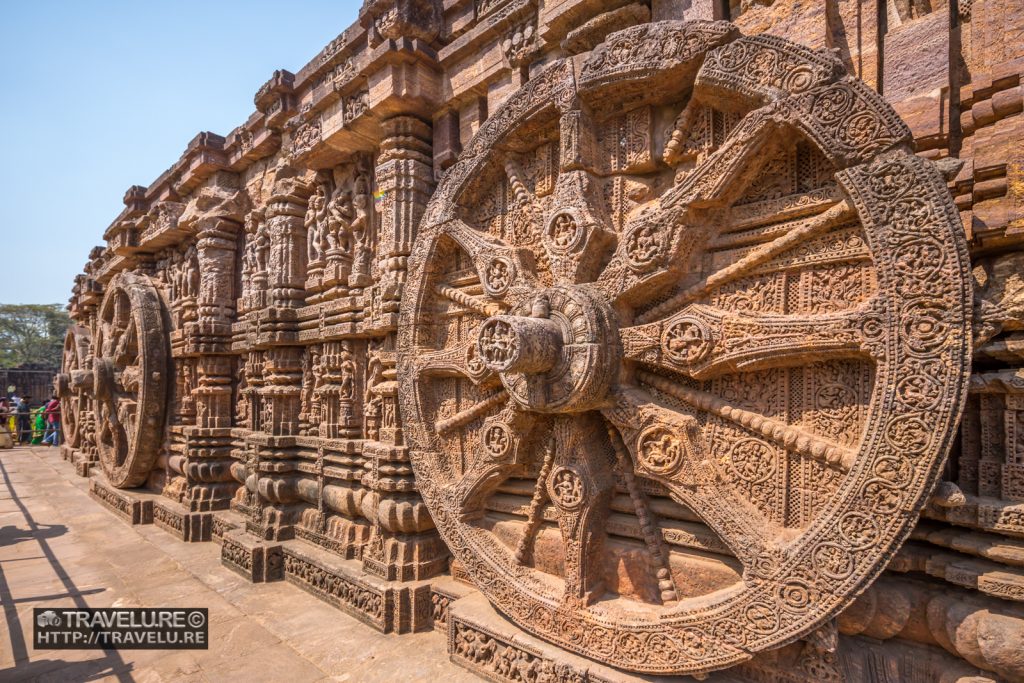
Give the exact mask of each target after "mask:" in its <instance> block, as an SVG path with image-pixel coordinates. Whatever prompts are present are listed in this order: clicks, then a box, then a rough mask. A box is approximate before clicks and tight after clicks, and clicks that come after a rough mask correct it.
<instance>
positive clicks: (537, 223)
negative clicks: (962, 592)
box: [398, 21, 972, 674]
mask: <svg viewBox="0 0 1024 683" xmlns="http://www.w3.org/2000/svg"><path fill="white" fill-rule="evenodd" d="M655 131H658V132H655ZM660 131H668V132H667V134H666V136H665V138H664V139H662V140H657V139H655V138H654V136H655V135H661V132H660ZM910 144H911V137H910V135H909V131H908V129H907V128H906V126H905V125H904V124H903V123H902V122H901V121H900V120H899V119H898V117H897V116H896V115H895V113H894V112H893V111H892V109H891V108H890V107H889V106H888V105H887V104H886V103H885V102H884V101H883V100H882V99H881V98H880V97H879V96H878V95H877V94H875V93H874V92H872V91H871V90H870V89H869V88H867V87H866V86H864V85H863V84H861V83H859V82H858V81H856V80H855V79H852V78H850V77H848V76H847V75H846V74H845V73H844V71H843V67H842V64H841V63H840V62H839V61H838V60H837V59H836V58H835V57H834V56H832V55H831V54H826V53H823V52H820V51H814V50H810V49H807V48H803V47H800V46H797V45H795V44H793V43H790V42H788V41H786V40H783V39H780V38H775V37H768V36H759V37H753V38H747V37H742V36H740V35H739V33H738V32H737V31H736V29H735V28H734V27H733V26H732V25H730V24H728V23H725V22H693V23H685V24H684V23H679V22H670V21H666V22H658V23H657V24H650V25H643V26H637V27H633V28H629V29H626V30H624V31H621V32H618V33H613V34H611V35H610V36H608V38H607V39H606V42H605V43H603V44H602V45H599V46H598V47H596V48H595V49H594V50H593V51H592V52H591V53H590V54H589V55H586V56H584V57H583V58H581V61H580V60H565V61H559V62H556V63H554V64H551V65H550V66H549V67H548V68H547V69H545V70H544V71H542V72H541V73H539V74H536V75H535V76H534V77H533V78H532V79H531V80H530V81H529V83H527V84H526V85H525V86H524V87H523V88H522V89H521V90H520V91H519V92H518V93H516V94H515V95H513V96H511V97H510V98H509V99H508V101H507V102H506V104H505V105H503V106H502V107H501V108H500V109H499V110H498V111H497V112H495V113H494V114H493V115H492V116H491V117H490V118H488V120H487V121H486V122H485V123H484V124H483V125H482V126H481V127H480V129H479V131H478V133H477V135H476V136H475V137H474V139H473V140H472V141H471V142H470V143H469V144H468V145H466V147H465V150H464V152H463V156H462V157H461V158H460V159H459V160H458V161H457V162H456V163H455V165H453V166H452V167H451V168H449V169H448V171H447V173H446V175H445V177H444V179H443V180H442V181H441V183H440V185H439V187H438V188H437V191H436V193H435V195H434V198H433V199H432V201H431V203H430V205H429V206H428V207H427V210H426V213H425V215H424V218H423V222H422V225H421V229H420V233H419V236H418V238H417V240H416V243H415V245H414V247H413V251H412V254H411V256H410V258H409V264H410V271H409V279H408V283H407V286H406V290H405V292H404V293H403V299H402V306H401V314H400V322H399V345H398V346H399V349H400V351H399V382H400V392H399V393H400V399H401V408H402V414H403V418H404V422H405V429H406V436H407V438H408V439H409V443H410V446H411V456H412V463H413V467H414V469H415V471H416V478H417V483H418V486H419V488H420V490H421V492H422V495H423V498H424V500H425V501H426V503H427V505H428V507H429V508H430V512H431V515H432V517H433V519H434V521H435V523H436V524H437V527H438V529H439V531H440V533H441V535H442V536H443V537H444V539H445V541H446V543H447V544H448V546H449V548H450V549H451V551H452V554H453V555H454V556H455V557H456V558H457V559H458V560H459V562H460V563H461V564H462V566H463V567H465V569H466V572H467V573H468V575H469V576H470V577H471V578H472V579H473V580H474V581H475V582H476V585H477V586H478V587H479V588H480V590H481V591H482V592H483V593H484V594H485V595H486V596H487V597H488V598H489V599H490V600H491V601H492V602H493V603H494V605H495V606H496V607H497V608H498V609H500V610H501V611H503V612H504V613H505V614H506V615H507V616H508V617H509V618H511V619H512V620H513V621H515V622H516V623H517V624H518V625H519V626H520V627H522V628H523V629H525V630H527V631H530V632H532V633H535V634H536V635H538V636H540V637H542V638H545V639H547V640H549V641H551V642H553V643H556V644H558V645H559V646H561V647H564V648H567V649H569V650H572V651H575V652H579V653H581V654H584V655H586V656H589V657H593V658H596V659H599V660H601V661H602V662H605V663H607V664H609V665H611V666H615V667H619V668H622V669H626V670H630V671H637V672H643V673H652V674H692V673H699V672H704V671H709V670H712V669H717V668H724V667H727V666H731V665H734V664H736V663H738V662H742V661H744V660H747V659H749V658H750V657H752V656H753V655H754V654H755V653H758V652H761V651H764V650H768V649H772V648H776V647H779V646H781V645H783V644H785V643H787V642H790V641H791V640H793V639H794V638H799V637H802V636H805V635H806V634H808V633H810V632H811V631H813V630H814V629H815V628H817V627H819V626H820V625H821V624H823V623H824V622H826V621H827V620H829V619H831V618H833V617H834V616H835V615H836V614H837V613H838V612H839V611H840V610H842V609H843V608H844V607H846V606H847V605H849V604H850V602H851V601H852V600H853V599H854V598H855V596H857V595H858V594H859V593H860V592H862V591H863V590H864V588H865V587H866V586H867V585H868V584H869V583H870V582H871V581H873V580H874V578H875V577H877V576H878V574H879V573H880V572H881V571H882V568H883V567H884V566H885V564H886V561H887V560H888V558H890V557H891V556H892V553H894V552H895V550H896V549H897V548H898V547H899V545H900V544H901V543H902V542H903V541H904V540H905V538H906V537H907V535H908V533H909V531H910V525H911V520H913V519H915V517H916V514H917V512H918V511H919V510H920V508H921V506H922V505H923V504H924V501H925V500H926V498H927V496H928V495H929V493H930V491H931V489H932V488H933V486H934V484H935V482H936V481H937V478H938V476H939V473H940V471H941V468H942V465H943V461H944V458H945V456H946V453H947V451H948V448H949V445H950V443H951V440H952V439H953V437H954V432H955V428H956V425H957V421H958V419H959V415H960V411H961V410H962V405H963V400H964V397H965V386H966V379H967V377H968V374H969V359H970V338H969V320H970V301H971V296H972V295H971V285H970V273H969V268H968V260H967V252H966V245H965V243H964V237H963V231H962V228H961V227H960V226H959V217H958V214H957V212H956V209H955V207H954V206H953V204H952V202H951V200H950V197H949V193H948V191H947V189H946V185H945V181H944V180H943V178H942V176H941V174H940V173H939V172H938V170H937V169H936V168H935V167H934V166H933V164H932V163H931V162H929V161H927V160H924V159H921V158H919V157H916V156H914V155H913V154H912V153H911V152H910V149H911V147H910ZM513 188H514V189H513ZM513 193H514V194H515V196H516V197H517V201H518V202H519V204H517V205H516V207H512V208H510V209H509V211H508V213H507V214H499V215H495V212H494V211H493V210H491V209H492V208H493V207H496V206H505V205H506V198H507V197H509V196H512V194H513ZM497 263H502V264H505V265H507V266H510V267H505V266H501V267H497V268H496V267H495V264H497ZM506 281H507V282H506ZM495 284H500V285H501V288H502V291H503V294H502V295H501V296H500V297H494V296H491V294H492V293H493V292H494V291H496V288H495V287H494V286H493V285H495ZM461 344H465V345H469V346H473V347H475V348H476V349H477V354H476V356H473V355H472V354H470V355H469V356H467V362H466V367H465V368H464V369H463V370H458V371H456V370H455V369H453V367H452V364H451V360H450V359H451V356H452V354H451V353H450V352H449V351H447V350H448V349H450V348H452V347H453V346H457V345H461ZM478 364H484V365H486V367H487V368H488V370H489V373H485V374H483V375H481V373H480V370H479V367H478V366H477V365H478ZM439 416H440V418H442V419H439ZM498 425H500V428H498V429H497V430H496V427H498ZM801 482H814V485H813V486H808V485H804V484H802V483H801ZM665 519H667V520H670V521H668V522H666V523H663V520H665ZM694 519H700V520H701V522H702V523H703V525H704V527H705V529H702V530H701V533H698V534H691V533H678V532H677V522H675V521H673V520H687V521H688V522H689V523H693V522H692V521H690V520H694ZM547 520H555V521H556V522H557V526H558V535H557V536H555V535H554V534H553V533H552V530H550V529H544V530H543V531H542V530H541V529H542V527H543V526H544V525H543V522H545V521H547ZM540 537H543V539H544V540H543V544H541V543H540V542H539V541H538V540H537V539H538V538H540ZM559 540H560V543H559ZM535 541H537V543H536V546H537V548H536V552H534V546H535ZM626 549H628V550H626ZM715 554H717V555H719V556H721V557H722V560H723V562H722V564H721V568H720V570H716V571H717V573H715V572H711V571H708V570H707V566H708V560H707V558H708V556H709V555H715ZM737 566H739V567H741V569H740V570H735V569H733V567H737Z"/></svg>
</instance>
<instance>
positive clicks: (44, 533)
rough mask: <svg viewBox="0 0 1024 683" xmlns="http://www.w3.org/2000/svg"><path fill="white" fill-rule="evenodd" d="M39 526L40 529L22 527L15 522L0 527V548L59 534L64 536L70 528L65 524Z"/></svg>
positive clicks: (55, 536) (54, 536)
mask: <svg viewBox="0 0 1024 683" xmlns="http://www.w3.org/2000/svg"><path fill="white" fill-rule="evenodd" d="M37 527H38V529H39V530H38V531H32V530H31V529H20V528H18V527H16V526H14V525H13V524H8V525H7V526H5V527H2V528H0V548H3V547H4V546H8V545H15V544H16V543H21V542H22V541H31V540H35V539H41V538H45V539H49V538H57V537H58V536H63V535H64V534H66V533H67V531H68V528H67V527H66V526H64V525H63V524H38V525H37Z"/></svg>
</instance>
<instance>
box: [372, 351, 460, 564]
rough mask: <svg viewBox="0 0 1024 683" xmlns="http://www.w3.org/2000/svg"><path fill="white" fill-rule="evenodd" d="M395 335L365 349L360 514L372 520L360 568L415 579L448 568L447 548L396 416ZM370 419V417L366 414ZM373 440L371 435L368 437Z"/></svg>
mask: <svg viewBox="0 0 1024 683" xmlns="http://www.w3.org/2000/svg"><path fill="white" fill-rule="evenodd" d="M392 340H393V338H389V339H388V340H387V341H385V342H384V344H383V345H381V347H380V348H376V349H372V350H371V352H370V354H369V356H370V357H369V360H368V371H367V380H366V382H367V392H366V393H367V396H369V397H370V398H369V402H368V404H367V405H371V406H374V407H373V408H372V409H370V410H369V412H368V420H367V425H366V429H367V437H368V438H367V440H366V441H364V442H363V456H364V457H365V458H366V464H365V467H366V473H365V474H364V475H363V486H364V487H366V488H367V489H369V492H368V493H367V494H366V496H365V497H364V498H363V501H362V510H363V515H364V516H365V517H366V518H367V519H368V520H369V521H370V523H371V524H372V527H371V531H370V541H369V543H368V545H367V547H366V549H364V551H363V568H364V569H365V570H366V571H367V572H369V573H370V574H374V575H376V576H379V577H381V578H384V579H387V580H390V581H416V580H421V579H427V578H430V577H432V576H436V575H438V574H440V573H441V572H443V571H445V569H447V567H448V549H447V547H446V546H445V545H444V543H443V542H442V541H441V538H440V537H439V536H438V534H437V531H436V530H435V528H434V522H433V520H432V519H431V518H430V513H429V512H428V511H427V507H426V505H424V503H423V500H422V498H420V495H419V494H418V493H417V492H416V482H415V477H414V476H413V472H412V466H411V465H410V463H409V449H408V447H407V446H405V445H404V440H403V438H402V430H401V428H400V426H399V424H400V423H399V420H398V382H397V381H396V378H397V373H396V370H395V351H394V343H393V341H392ZM371 417H372V418H373V419H372V420H370V419H369V418H371ZM371 439H372V440H371Z"/></svg>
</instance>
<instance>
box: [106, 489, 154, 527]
mask: <svg viewBox="0 0 1024 683" xmlns="http://www.w3.org/2000/svg"><path fill="white" fill-rule="evenodd" d="M89 495H90V496H92V497H93V498H95V499H96V500H98V501H99V502H100V503H102V504H103V505H104V506H106V507H107V508H108V509H110V510H111V511H113V512H114V513H116V514H117V515H119V516H121V517H123V518H124V519H125V520H126V521H127V522H128V523H129V524H152V523H153V501H154V499H155V498H157V496H155V495H153V494H146V493H139V492H137V491H122V490H119V489H115V488H114V487H113V486H110V485H109V484H107V483H106V482H105V481H102V480H100V479H92V480H90V481H89Z"/></svg>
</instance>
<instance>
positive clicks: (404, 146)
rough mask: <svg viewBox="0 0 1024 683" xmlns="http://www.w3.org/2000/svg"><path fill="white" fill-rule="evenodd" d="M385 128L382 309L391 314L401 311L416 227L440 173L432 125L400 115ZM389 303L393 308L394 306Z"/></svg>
mask: <svg viewBox="0 0 1024 683" xmlns="http://www.w3.org/2000/svg"><path fill="white" fill-rule="evenodd" d="M383 125H384V136H385V137H384V140H383V141H382V142H381V145H380V156H379V157H378V158H377V166H376V185H377V196H378V203H377V205H378V209H379V211H380V233H379V242H378V247H377V256H378V259H379V271H380V273H381V278H382V283H381V286H382V291H381V306H382V308H383V309H384V310H385V311H386V310H390V309H391V308H392V307H394V309H395V310H397V305H398V297H399V291H400V288H401V284H402V282H404V281H405V269H406V260H407V257H408V255H409V252H410V250H411V249H412V242H413V240H414V239H415V238H416V226H417V225H418V224H419V220H420V216H422V215H423V210H424V208H426V205H427V201H428V200H429V199H430V193H431V192H432V191H433V189H434V184H433V178H434V174H433V158H432V156H431V143H430V141H431V139H432V135H433V134H432V131H431V127H430V124H428V123H425V122H423V121H421V120H420V119H418V118H416V117H413V116H395V117H393V118H390V119H388V120H386V121H384V124H383ZM389 302H393V304H391V305H390V306H389ZM380 312H382V311H375V314H379V313H380Z"/></svg>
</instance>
